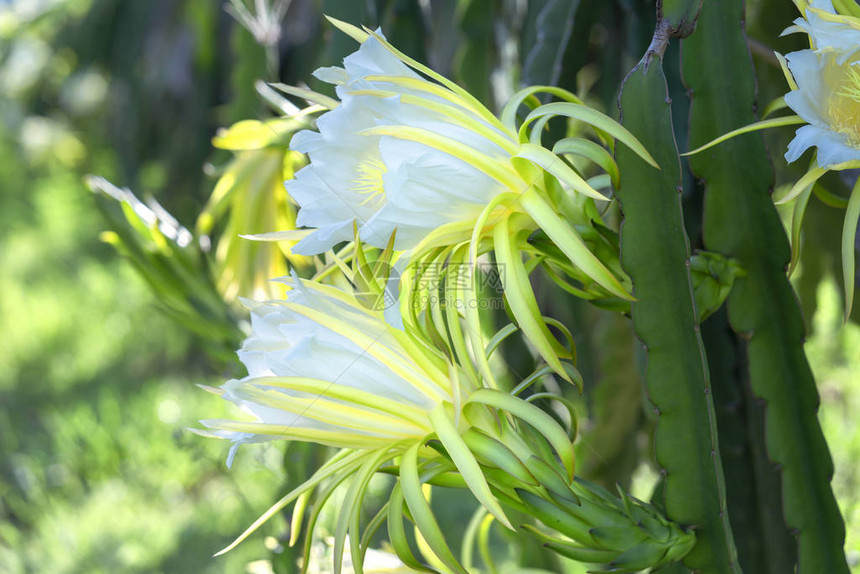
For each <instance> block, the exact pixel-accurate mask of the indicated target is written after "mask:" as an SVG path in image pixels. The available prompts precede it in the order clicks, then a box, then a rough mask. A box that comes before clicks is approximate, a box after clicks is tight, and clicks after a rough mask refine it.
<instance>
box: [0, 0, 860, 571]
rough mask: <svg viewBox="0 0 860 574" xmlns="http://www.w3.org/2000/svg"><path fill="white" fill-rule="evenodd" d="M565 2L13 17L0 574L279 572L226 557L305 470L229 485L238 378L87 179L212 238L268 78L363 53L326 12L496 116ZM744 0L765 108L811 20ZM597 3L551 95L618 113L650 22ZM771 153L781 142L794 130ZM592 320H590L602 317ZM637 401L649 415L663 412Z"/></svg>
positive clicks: (820, 262)
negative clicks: (780, 61)
mask: <svg viewBox="0 0 860 574" xmlns="http://www.w3.org/2000/svg"><path fill="white" fill-rule="evenodd" d="M548 3H549V2H547V1H546V0H544V1H538V2H531V3H526V2H523V1H519V2H517V1H504V0H497V1H496V0H472V1H456V0H450V1H447V2H445V1H442V2H435V1H434V2H418V1H417V0H415V1H412V0H408V1H390V2H382V1H379V2H376V1H374V2H371V1H367V2H364V1H352V0H344V1H340V2H336V1H331V0H319V1H313V0H294V2H292V3H291V5H290V6H289V11H288V12H287V14H286V17H285V18H284V19H283V22H282V23H281V22H280V21H278V22H275V28H276V29H277V30H279V32H280V35H279V36H278V35H275V37H274V40H272V38H271V37H269V45H268V46H266V45H265V41H263V40H265V38H264V36H265V34H264V32H266V30H265V29H264V30H262V32H260V31H258V32H259V33H258V34H257V37H256V38H255V37H254V34H252V33H251V32H249V31H248V30H247V29H246V28H245V27H243V26H241V25H239V24H238V23H237V21H236V19H235V18H233V17H231V15H230V14H228V12H227V11H226V10H225V7H226V5H227V3H226V2H219V1H216V0H182V1H174V0H127V1H122V0H91V1H87V0H70V1H62V0H41V1H34V0H19V1H13V2H8V3H5V4H0V342H2V344H0V572H3V573H6V572H8V573H14V574H18V573H25V572H26V573H31V572H32V573H43V572H51V573H52V574H54V573H55V574H62V573H99V572H112V573H137V572H141V573H142V572H171V573H188V572H212V573H215V572H231V573H232V572H246V571H247V572H257V573H263V572H269V571H271V569H272V568H273V566H272V565H271V564H269V561H270V560H271V559H272V556H273V553H272V551H273V550H275V551H278V550H279V549H280V547H279V542H278V540H277V539H276V538H273V537H272V536H278V535H279V533H282V532H283V529H284V524H283V522H278V521H274V522H273V523H272V524H271V525H269V526H267V527H266V530H265V532H264V536H262V537H257V538H254V539H252V540H251V541H249V542H247V543H245V544H243V545H241V546H240V547H239V548H238V549H237V550H235V551H233V552H231V553H229V554H227V555H226V556H223V557H219V558H212V557H211V556H212V554H213V553H214V552H216V551H217V550H219V549H220V548H221V547H223V546H224V545H226V543H228V542H229V541H230V540H231V539H232V537H234V536H235V535H236V534H238V533H239V532H241V530H242V529H244V527H245V526H246V525H247V524H249V523H250V522H252V521H253V520H254V519H255V518H256V517H257V516H258V515H259V514H260V513H261V512H262V511H263V510H265V509H266V508H267V507H268V506H269V504H271V503H272V502H274V501H275V500H276V499H277V498H278V497H279V496H280V493H282V492H283V488H284V485H285V483H287V482H289V481H291V480H294V479H295V478H297V477H298V476H299V475H301V474H302V472H303V471H302V470H301V469H300V468H298V467H300V466H301V465H296V466H293V465H291V458H290V456H289V453H288V456H286V457H284V450H283V448H282V447H280V446H279V447H277V448H270V447H258V448H254V447H250V448H245V449H243V450H242V451H241V452H240V454H239V456H238V458H237V462H236V464H235V465H234V467H233V469H232V470H228V469H227V468H226V466H225V463H224V461H225V458H226V454H227V449H228V446H229V445H227V444H226V443H223V442H221V441H216V440H211V439H206V438H202V437H199V436H196V435H194V434H193V433H191V432H189V431H188V430H187V429H188V427H195V426H198V425H197V421H198V420H199V419H202V418H217V417H221V416H228V415H229V412H228V409H227V407H226V406H225V405H222V404H221V403H222V401H220V400H217V399H216V398H214V397H212V396H211V395H208V394H206V393H204V392H202V391H201V390H200V389H198V388H197V387H196V386H195V385H196V384H198V383H200V384H208V385H217V384H219V383H220V382H221V381H222V380H223V379H224V378H225V377H230V376H235V375H240V374H241V373H240V371H238V369H237V366H236V365H235V363H234V362H231V361H230V360H223V359H222V358H219V357H218V356H214V355H213V354H212V353H207V348H206V346H205V344H204V343H203V342H202V341H201V340H200V339H199V338H196V337H192V336H191V335H189V334H188V333H187V331H186V330H184V329H183V328H182V327H181V326H179V325H178V324H176V323H175V322H173V321H171V320H170V319H168V318H167V317H166V316H164V315H163V314H161V313H159V312H158V311H157V307H156V301H155V300H154V298H153V295H152V294H151V291H150V290H149V288H148V286H147V285H146V284H145V283H144V281H143V280H142V279H141V278H140V277H139V275H138V274H136V273H135V271H134V269H133V268H132V267H131V266H129V265H128V263H126V262H125V261H123V260H122V259H121V258H120V257H118V256H117V254H116V252H115V251H114V250H113V249H112V248H111V247H110V246H109V245H106V244H105V243H103V242H102V241H101V240H100V239H99V234H100V232H102V231H103V230H105V229H106V223H105V221H104V219H103V218H102V217H101V216H100V213H99V211H98V210H97V209H96V204H95V202H94V200H93V196H92V193H91V192H90V191H89V190H88V189H87V188H86V187H85V185H84V184H83V176H84V175H85V174H88V173H95V174H99V175H102V176H104V177H106V178H108V179H109V180H111V181H114V182H116V183H117V184H118V185H121V186H128V187H129V188H131V189H133V190H134V191H135V193H137V194H138V195H152V196H154V197H156V198H157V199H158V201H159V202H160V203H161V204H163V205H164V206H165V207H166V208H167V209H168V211H170V212H171V213H173V214H174V215H175V216H176V217H177V218H178V219H179V221H180V222H182V223H183V224H185V225H187V226H189V227H193V223H194V218H195V216H196V214H197V213H198V212H199V211H200V209H201V207H202V206H203V204H204V203H205V201H206V198H207V197H208V195H209V193H210V192H211V189H212V185H213V181H214V180H213V178H212V177H211V176H207V175H206V170H205V169H204V166H206V165H207V164H210V163H211V164H214V165H219V164H223V162H224V161H225V160H226V159H227V157H228V154H226V152H218V153H216V152H214V151H213V148H212V147H211V144H210V141H211V138H212V136H213V135H214V133H215V130H216V129H217V128H218V127H219V126H225V125H229V124H231V123H233V122H235V121H237V120H240V119H253V118H260V119H262V118H265V117H268V116H267V112H266V109H267V108H266V106H265V105H264V103H263V102H262V100H261V99H260V98H259V97H258V95H257V93H256V91H255V89H254V81H255V80H257V79H266V80H276V79H279V80H282V81H288V82H293V83H295V82H298V81H300V80H304V81H309V80H310V76H309V73H310V71H311V70H313V69H314V68H315V67H317V66H318V65H322V64H328V65H330V64H332V63H336V62H337V61H339V59H341V58H342V57H343V56H344V55H345V54H347V53H349V52H350V51H352V49H353V48H354V46H353V44H352V43H351V41H350V40H348V39H346V38H344V37H340V36H332V33H331V30H330V29H329V28H324V26H323V23H322V19H321V14H322V13H323V12H326V13H330V14H334V15H336V16H338V17H340V18H342V19H345V20H349V21H352V22H355V23H360V22H364V23H368V24H373V25H375V24H378V23H380V22H381V23H382V25H383V29H384V30H385V31H386V33H387V34H388V36H389V38H390V39H392V41H393V42H394V43H395V44H396V45H398V46H399V47H400V48H401V49H403V50H404V51H405V52H407V53H408V54H410V55H414V56H416V57H418V58H421V59H422V60H424V61H428V62H429V63H430V64H431V65H432V66H433V67H435V68H436V69H439V70H440V71H442V72H443V73H447V74H449V75H452V76H453V77H455V78H456V79H457V80H458V81H460V82H461V83H463V84H464V85H466V86H467V87H468V88H469V89H470V90H472V91H473V92H474V93H475V94H476V95H478V96H479V97H480V98H481V99H483V100H484V101H486V102H488V103H489V104H491V105H492V104H494V103H497V102H498V101H500V100H503V99H504V98H505V97H506V95H507V94H509V93H510V91H511V90H512V89H513V88H514V87H515V86H516V85H517V83H519V82H520V81H535V78H536V79H551V78H546V77H545V76H546V74H550V76H551V75H552V74H553V73H554V72H552V71H549V72H547V71H545V70H540V69H538V68H537V67H536V66H535V65H534V63H533V62H532V64H531V65H530V63H529V61H528V57H527V56H528V53H527V50H526V47H530V46H532V45H533V44H534V43H535V38H536V33H535V26H537V25H538V24H539V23H538V24H536V22H537V20H538V19H537V16H536V15H537V14H539V11H540V9H541V8H542V7H543V6H544V5H545V4H548ZM749 4H750V19H749V24H750V29H751V32H752V35H753V36H754V37H756V38H757V39H756V40H754V41H753V42H754V44H753V48H754V50H753V51H754V53H757V54H758V57H757V60H756V63H757V65H759V64H761V66H760V67H761V68H762V69H763V70H764V71H763V72H762V73H761V75H762V78H760V82H761V84H762V92H763V100H765V101H768V100H769V99H770V98H772V97H775V96H776V95H778V93H779V91H778V90H779V89H780V88H778V87H777V88H772V87H771V86H776V85H778V84H777V81H778V79H779V77H778V75H777V74H776V73H775V72H774V70H773V69H772V67H769V66H770V63H769V62H768V61H767V57H766V52H767V49H763V50H762V49H760V50H759V51H758V52H756V48H761V47H762V46H764V47H766V48H774V47H776V48H778V49H782V50H784V49H786V48H785V46H786V44H776V42H778V41H777V40H775V39H774V36H775V32H779V31H780V30H781V29H782V28H783V27H784V26H785V25H787V24H788V22H789V21H790V20H791V19H792V18H793V17H794V15H793V12H792V11H793V10H794V8H793V6H792V5H791V3H790V2H788V1H787V0H786V1H785V2H777V1H773V2H764V1H761V0H760V1H751V2H750V3H749ZM266 5H269V3H267V4H266ZM431 5H432V9H430V8H427V7H428V6H431ZM586 9H589V10H592V12H593V13H590V14H588V15H589V16H590V17H591V19H592V21H596V22H598V24H597V25H596V26H594V27H592V29H591V30H585V31H582V30H579V31H578V34H579V35H578V36H574V40H572V41H571V42H570V45H569V46H568V52H567V53H563V56H564V59H563V61H564V62H565V67H564V68H563V71H562V72H561V77H559V75H558V74H556V75H555V81H556V82H560V83H564V82H567V83H568V84H569V85H571V86H572V87H574V88H576V87H577V86H579V87H593V90H592V96H591V98H590V99H591V100H594V101H595V102H596V105H601V104H602V105H603V107H604V109H608V110H611V109H613V108H612V105H611V102H612V101H613V96H614V93H615V91H616V90H617V86H618V83H619V80H620V77H622V76H623V74H624V72H625V71H626V70H627V69H629V67H630V66H631V65H632V63H633V61H634V60H632V59H631V58H632V56H631V54H637V53H639V52H640V50H639V49H638V46H641V45H642V43H643V42H646V43H647V39H648V37H650V33H651V32H650V30H651V28H650V25H651V24H650V23H649V22H650V21H649V18H648V16H647V15H648V14H650V13H652V11H653V6H652V3H650V2H647V1H645V0H641V1H639V0H618V1H617V2H602V0H601V1H598V2H595V1H592V2H583V3H582V7H581V8H580V10H586ZM500 29H501V30H502V31H501V32H500V31H499V30H500ZM269 30H270V31H271V28H270V29H269ZM324 30H325V32H324ZM619 33H623V34H625V38H626V39H625V40H624V41H622V40H620V39H619V37H618V34H619ZM505 34H507V35H505ZM422 38H423V41H422V40H421V39H422ZM511 38H516V40H517V42H514V43H513V44H512V45H510V43H509V42H508V40H510V39H511ZM261 41H262V44H261ZM779 42H785V41H782V40H780V41H779ZM517 46H520V48H519V51H517ZM512 50H513V52H512ZM576 50H579V51H576ZM512 54H513V55H512ZM762 54H765V56H762ZM668 57H672V55H671V54H670V55H669V56H668ZM574 72H578V73H574ZM542 75H543V76H542ZM567 76H570V77H567ZM774 77H776V78H777V79H776V80H774ZM767 78H770V80H767ZM768 81H770V82H771V83H770V84H768ZM311 85H312V86H314V87H316V88H319V86H317V85H315V84H314V83H311ZM771 92H775V93H771ZM768 137H769V138H770V140H769V143H770V144H771V145H772V147H773V148H774V149H780V148H779V147H778V146H784V145H785V141H784V140H785V138H786V137H790V133H788V134H782V135H771V136H768ZM780 138H782V139H780ZM219 154H223V155H219ZM209 171H210V172H211V171H212V170H211V169H210V170H209ZM783 179H785V178H783ZM786 181H787V179H786ZM810 210H811V211H810V215H809V218H810V223H809V226H810V227H811V228H812V229H813V230H819V231H820V233H818V234H817V235H814V236H813V239H809V240H808V241H807V253H806V255H805V257H804V262H803V266H802V270H801V273H800V274H799V275H798V281H799V289H800V294H801V296H802V301H803V304H804V308H805V310H806V312H807V316H808V317H809V323H810V327H811V328H812V335H811V337H810V339H809V341H808V344H807V351H808V353H809V358H810V361H811V362H812V365H813V368H814V371H815V373H816V375H817V378H818V381H819V389H820V392H821V396H822V408H821V410H820V418H821V420H822V424H823V426H824V430H825V433H826V435H827V438H828V440H829V441H830V445H831V448H832V452H833V457H834V459H835V463H836V476H835V478H834V486H835V489H836V492H837V495H838V497H839V500H840V504H841V505H842V508H843V511H844V513H845V518H846V521H847V524H848V551H849V557H850V559H852V561H853V562H854V563H855V564H856V563H857V562H858V561H860V467H858V465H857V463H856V461H857V460H860V427H858V422H857V421H858V416H857V413H860V327H858V325H857V324H856V323H853V322H852V323H849V324H847V325H843V324H842V320H841V305H842V302H841V300H840V294H839V288H838V287H837V283H836V280H841V279H840V277H839V275H838V269H837V270H835V271H834V267H833V265H834V257H833V254H834V253H838V251H836V250H837V249H838V246H837V244H838V237H836V238H835V242H834V238H833V237H832V236H833V233H832V229H833V228H835V227H838V226H834V224H833V221H838V220H839V219H838V218H839V217H840V215H839V214H838V213H836V212H834V211H833V210H830V208H827V207H825V206H821V205H820V204H816V203H814V204H811V207H810ZM828 210H829V211H828ZM834 218H835V219H834ZM816 233H817V232H816ZM837 233H838V232H837ZM808 235H809V234H808ZM857 307H860V306H857ZM579 313H580V316H579V319H578V320H576V321H575V323H578V324H579V325H580V326H582V325H584V324H588V321H592V322H599V321H598V320H595V319H594V318H593V317H592V318H591V319H589V318H587V317H586V318H585V319H583V318H582V312H581V311H579ZM562 314H563V313H562ZM604 331H605V329H604ZM589 336H590V337H592V338H596V337H598V336H600V335H599V333H598V334H593V335H589ZM588 346H589V344H588V341H585V342H584V348H585V349H586V351H585V352H584V353H583V357H584V358H583V361H585V363H586V364H584V365H583V372H584V373H587V374H588V373H591V375H592V378H593V379H594V380H595V385H597V388H598V389H599V388H600V386H599V383H600V381H601V379H602V377H608V376H609V375H607V374H606V373H603V372H602V370H601V365H600V364H599V358H595V357H593V356H592V357H590V358H589V355H588V352H587V348H588ZM594 346H597V343H594ZM604 358H605V357H604ZM589 361H591V362H592V365H591V366H589V365H588V362H589ZM610 374H611V373H610ZM635 396H636V394H635V391H634V397H635ZM596 400H597V399H595V401H596ZM595 401H592V402H588V401H584V402H583V409H584V411H585V410H588V409H589V407H590V406H591V407H593V408H592V417H591V421H590V422H587V423H586V431H587V430H588V429H589V428H600V424H601V422H602V420H603V419H601V416H603V417H604V418H606V415H605V413H603V411H601V409H600V408H598V407H594V404H595ZM638 405H639V402H638V399H636V406H634V408H633V410H634V412H635V413H637V414H636V420H640V419H641V418H644V417H642V416H641V412H640V411H641V409H640V407H639V406H638ZM604 410H605V409H604ZM601 413H603V414H601ZM637 428H638V429H639V430H638V431H637V432H639V433H640V434H643V433H646V432H647V424H645V425H642V426H640V427H637ZM589 436H590V435H589V434H588V432H586V434H585V439H584V445H585V446H584V450H585V451H588V448H589V447H590V443H589V442H588V441H589V440H592V439H590V438H589ZM640 438H641V437H640ZM621 439H623V440H626V439H624V437H621ZM593 440H594V444H595V445H598V442H599V440H600V437H597V436H595V437H594V439H593ZM634 450H635V449H634ZM639 450H645V451H647V448H642V449H639ZM642 458H643V459H647V456H643V457H642ZM629 460H632V464H633V465H634V467H637V468H638V470H637V471H636V472H635V474H634V484H633V490H634V492H636V493H637V494H640V495H642V496H647V495H648V487H649V484H652V483H653V479H654V476H653V473H649V471H648V467H647V464H645V465H640V464H639V460H640V459H639V455H635V456H634V458H632V459H629ZM603 462H606V461H603ZM628 462H629V461H628ZM593 466H595V465H593ZM596 466H598V467H599V466H600V465H599V464H597V465H596ZM585 468H588V466H587V465H586V467H585ZM594 472H595V474H599V470H595V471H594ZM294 475H295V476H294ZM460 520H462V517H460V516H451V517H450V518H449V519H448V520H447V522H450V523H454V522H457V521H460ZM266 536H268V537H266ZM858 571H860V570H858Z"/></svg>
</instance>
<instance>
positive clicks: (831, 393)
mask: <svg viewBox="0 0 860 574" xmlns="http://www.w3.org/2000/svg"><path fill="white" fill-rule="evenodd" d="M840 281H841V278H840ZM838 289H840V287H837V283H836V281H835V279H834V277H833V276H832V275H831V276H829V277H827V279H826V280H824V281H822V282H821V283H820V284H819V287H818V308H817V310H816V313H815V318H814V333H815V334H814V335H813V336H812V337H811V338H810V339H809V341H807V343H806V352H807V355H808V357H809V362H810V364H811V366H812V370H813V372H814V373H815V379H816V381H817V382H818V392H819V393H820V394H821V408H820V410H819V411H818V418H819V420H820V421H821V425H822V428H823V430H824V434H825V436H826V438H827V442H828V444H829V445H830V452H831V454H832V456H833V462H834V465H835V467H836V471H835V474H834V477H833V489H834V491H835V493H836V498H837V500H838V501H839V506H840V508H841V510H842V515H843V516H844V518H845V524H846V530H847V537H846V552H847V554H848V561H849V564H850V565H851V567H852V572H860V468H858V465H857V461H858V460H860V419H858V415H857V413H860V325H857V324H856V323H848V324H843V312H842V304H841V297H840V294H839V291H838Z"/></svg>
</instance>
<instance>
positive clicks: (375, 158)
mask: <svg viewBox="0 0 860 574" xmlns="http://www.w3.org/2000/svg"><path fill="white" fill-rule="evenodd" d="M314 75H316V76H317V77H318V78H319V79H321V80H323V81H325V82H328V83H331V84H335V85H336V86H337V88H336V89H337V95H338V97H339V98H340V100H341V102H342V103H341V104H340V105H339V106H338V107H336V108H334V109H333V110H331V111H329V112H327V113H325V114H323V115H322V116H321V117H320V118H319V119H318V121H317V129H318V130H319V131H318V132H316V131H303V132H299V133H298V134H296V136H294V137H293V139H292V142H291V148H292V149H293V150H296V151H300V152H302V153H306V154H308V156H309V158H310V165H309V166H307V167H305V168H304V169H302V170H300V171H299V172H298V173H297V174H296V178H295V179H294V180H292V181H288V182H287V183H286V186H287V191H288V193H289V194H290V196H291V197H292V198H293V199H294V200H295V201H296V202H297V203H298V204H299V205H300V206H301V210H300V211H299V215H298V220H297V224H298V225H301V226H307V227H313V228H316V230H315V231H314V232H313V233H312V234H310V235H309V236H308V237H306V238H305V239H303V240H302V241H301V242H299V243H298V244H297V245H296V246H295V247H294V248H293V251H295V252H296V253H301V254H308V255H310V254H317V253H321V252H324V251H327V250H329V249H331V248H332V247H333V246H334V245H335V244H337V243H340V242H342V241H349V240H352V239H353V222H354V221H355V222H356V223H357V225H358V227H359V233H360V236H361V238H362V240H363V241H365V242H366V243H368V244H370V245H373V246H375V247H384V246H385V245H386V243H387V242H388V239H389V237H390V236H391V234H392V233H393V232H394V230H395V228H396V229H397V235H396V243H395V248H396V249H398V250H403V249H409V248H411V247H414V246H415V245H416V244H418V243H419V242H420V241H421V240H422V239H424V238H425V237H426V236H427V235H428V234H429V233H430V232H432V231H433V230H435V229H437V228H439V227H441V226H442V225H444V224H446V223H451V222H456V221H463V220H470V221H474V220H475V219H477V217H478V215H479V214H480V213H481V211H482V210H483V209H484V207H486V205H487V204H488V203H489V202H490V200H492V199H493V197H495V196H496V195H498V194H499V193H501V192H503V191H505V189H506V188H505V186H504V185H503V184H502V183H500V182H499V181H498V180H497V179H494V178H493V177H491V176H490V175H488V174H487V173H485V171H482V170H481V169H479V167H478V166H476V165H475V163H474V162H472V163H470V162H469V161H466V160H465V159H462V158H460V157H457V153H456V151H454V152H453V153H452V151H445V150H441V149H437V148H434V147H432V146H430V145H427V144H426V143H421V142H417V141H409V140H407V139H404V138H403V137H394V136H392V135H385V134H384V129H382V130H376V132H377V133H374V128H385V127H386V126H398V127H406V128H417V129H421V130H427V131H428V132H432V133H434V134H438V135H439V136H442V137H444V138H447V140H450V142H451V143H454V144H461V145H465V146H467V147H468V148H469V149H470V151H471V153H472V154H473V155H475V156H478V157H482V158H483V161H485V162H502V163H504V162H507V163H508V164H510V158H511V153H510V152H512V151H514V152H515V151H516V149H517V147H518V145H517V140H516V138H515V137H514V136H513V135H512V134H508V133H505V131H504V130H503V129H501V127H500V126H498V125H492V124H491V123H490V121H489V120H488V119H487V117H486V114H485V115H482V114H481V113H479V111H477V110H476V109H474V106H473V105H471V104H470V103H469V102H467V101H465V100H462V98H460V96H458V95H457V94H455V93H454V92H451V91H450V90H446V89H445V88H443V87H442V86H440V85H438V84H434V83H431V82H429V81H427V80H425V79H424V78H422V77H421V76H419V75H418V74H417V73H415V72H414V71H412V70H411V69H410V68H409V67H408V66H407V65H406V64H404V63H403V62H402V61H401V60H400V59H398V58H397V57H396V56H395V55H394V54H392V53H391V52H390V51H389V50H388V49H387V48H386V47H385V46H384V45H383V44H382V43H381V42H380V41H379V40H378V39H376V38H375V37H373V36H371V37H369V38H368V39H367V40H366V41H364V42H363V43H362V44H361V47H360V48H359V49H358V51H357V52H355V53H353V54H352V55H350V56H348V57H347V58H346V59H345V60H344V67H343V68H337V67H332V68H321V69H319V70H317V71H316V72H315V74H314ZM496 123H498V121H496ZM502 169H503V168H502ZM508 169H510V166H509V165H508ZM511 171H513V170H511Z"/></svg>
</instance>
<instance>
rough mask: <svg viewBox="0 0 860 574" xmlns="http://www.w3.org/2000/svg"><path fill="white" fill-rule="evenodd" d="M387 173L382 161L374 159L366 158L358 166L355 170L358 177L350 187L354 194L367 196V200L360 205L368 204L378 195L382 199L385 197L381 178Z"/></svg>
mask: <svg viewBox="0 0 860 574" xmlns="http://www.w3.org/2000/svg"><path fill="white" fill-rule="evenodd" d="M387 171H388V168H386V167H385V164H384V163H382V160H380V159H377V158H374V157H370V158H367V159H366V160H364V161H362V162H361V163H360V164H358V167H357V168H356V173H357V174H358V177H356V178H355V179H354V180H352V186H353V190H355V191H356V192H358V193H361V194H365V195H367V199H365V200H364V201H362V202H361V205H364V204H366V203H368V202H370V201H371V200H373V198H375V197H378V196H380V195H382V198H384V197H385V186H384V185H383V182H382V176H384V175H385V172H387ZM382 198H380V199H382Z"/></svg>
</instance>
